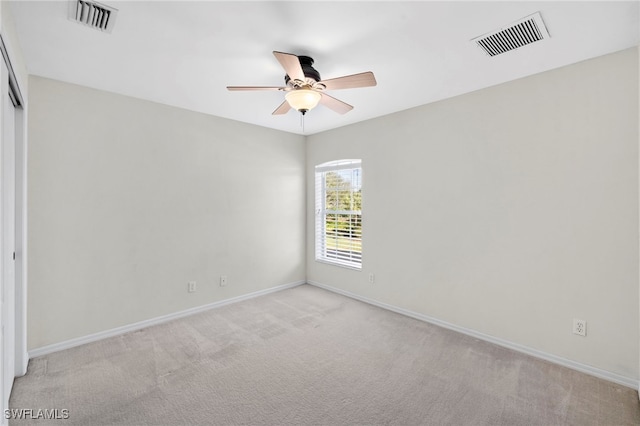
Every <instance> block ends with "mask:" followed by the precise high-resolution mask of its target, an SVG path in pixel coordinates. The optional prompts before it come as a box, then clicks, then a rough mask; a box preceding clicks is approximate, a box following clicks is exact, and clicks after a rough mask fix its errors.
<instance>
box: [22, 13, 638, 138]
mask: <svg viewBox="0 0 640 426" xmlns="http://www.w3.org/2000/svg"><path fill="white" fill-rule="evenodd" d="M102 3H104V4H107V5H110V6H114V7H115V8H117V9H118V10H119V12H118V16H117V21H116V24H115V27H114V29H113V32H112V33H111V34H107V33H102V32H99V31H96V30H93V29H90V28H88V27H85V26H83V25H80V24H78V23H75V22H72V21H70V20H68V19H67V15H68V12H67V11H68V1H67V0H64V1H44V2H39V1H19V2H11V3H10V7H11V12H12V15H13V18H14V21H15V26H16V30H17V34H18V39H19V43H20V47H21V49H22V52H23V55H24V57H25V61H26V64H27V68H28V71H29V73H30V74H35V75H39V76H44V77H49V78H53V79H57V80H62V81H66V82H71V83H76V84H80V85H83V86H89V87H93V88H97V89H102V90H107V91H110V92H115V93H120V94H124V95H128V96H133V97H136V98H142V99H147V100H151V101H155V102H160V103H163V104H168V105H173V106H177V107H181V108H186V109H189V110H193V111H199V112H203V113H207V114H212V115H216V116H220V117H225V118H230V119H234V120H239V121H243V122H247V123H253V124H257V125H260V126H264V127H269V128H273V129H280V130H284V131H288V132H293V133H300V134H302V133H303V131H302V128H301V127H300V116H299V113H297V112H295V111H293V110H292V111H290V112H289V113H288V114H286V115H283V116H272V115H271V112H272V111H273V110H274V109H275V108H276V107H277V106H278V105H279V104H280V103H281V102H282V101H283V98H284V93H282V92H228V91H227V90H226V88H225V87H226V86H227V85H264V86H279V85H282V84H283V78H284V74H285V73H284V71H283V70H282V68H281V67H280V65H279V64H278V62H277V61H276V59H275V58H274V56H273V55H272V53H271V52H272V51H273V50H278V51H282V52H288V53H294V54H297V55H303V54H304V55H308V56H311V57H313V58H314V59H315V64H314V67H315V68H316V69H317V70H318V71H319V72H320V74H321V75H322V78H323V79H329V78H334V77H339V76H342V75H348V74H355V73H359V72H363V71H373V73H374V74H375V76H376V79H377V81H378V85H377V86H376V87H370V88H359V89H349V90H340V91H332V92H329V94H331V95H332V96H335V97H337V98H339V99H341V100H343V101H345V102H347V103H349V104H351V105H353V106H354V107H355V108H354V109H353V110H352V111H351V112H349V113H347V114H345V115H339V114H337V113H335V112H333V111H331V110H328V109H326V108H325V107H323V106H318V107H317V108H316V109H314V110H312V111H310V112H309V113H308V114H307V116H306V118H305V131H304V133H305V134H312V133H317V132H320V131H324V130H328V129H332V128H336V127H340V126H344V125H347V124H350V123H355V122H358V121H362V120H367V119H370V118H374V117H378V116H382V115H386V114H390V113H393V112H396V111H401V110H404V109H407V108H411V107H414V106H418V105H422V104H427V103H430V102H434V101H438V100H441V99H445V98H449V97H452V96H456V95H460V94H463V93H467V92H471V91H474V90H478V89H482V88H485V87H489V86H492V85H496V84H500V83H503V82H506V81H510V80H514V79H518V78H521V77H525V76H527V75H531V74H536V73H539V72H543V71H547V70H550V69H553V68H558V67H561V66H564V65H568V64H572V63H575V62H579V61H582V60H585V59H589V58H593V57H596V56H601V55H604V54H607V53H611V52H616V51H619V50H622V49H626V48H629V47H632V46H635V45H637V44H638V42H639V40H640V32H639V19H638V17H639V7H638V5H639V3H638V2H637V1H629V2H609V1H602V2H594V1H589V2H522V1H512V2H477V1H475V2H430V1H429V2H418V1H411V2H378V1H374V2H369V1H355V2H327V1H319V2H312V1H295V2H280V1H278V2H273V1H261V2H244V1H234V2H218V1H197V2H186V1H135V2H134V1H126V2H122V1H112V0H103V1H102ZM538 11H539V12H540V13H541V14H542V17H543V19H544V21H545V23H546V26H547V29H548V31H549V33H550V35H551V38H550V39H549V40H545V41H541V42H537V43H534V44H531V45H528V46H525V47H523V48H520V49H518V50H515V51H512V52H509V53H506V54H503V55H499V56H496V57H493V58H491V57H489V56H487V55H485V54H484V53H483V52H482V51H481V50H480V49H479V48H478V47H476V46H475V45H474V44H473V43H471V42H470V40H471V39H472V38H474V37H476V36H479V35H482V34H485V33H487V32H491V31H493V30H497V29H499V28H500V27H503V26H506V25H508V24H510V23H512V22H514V21H516V20H518V19H520V18H523V17H525V16H527V15H530V14H532V13H534V12H538Z"/></svg>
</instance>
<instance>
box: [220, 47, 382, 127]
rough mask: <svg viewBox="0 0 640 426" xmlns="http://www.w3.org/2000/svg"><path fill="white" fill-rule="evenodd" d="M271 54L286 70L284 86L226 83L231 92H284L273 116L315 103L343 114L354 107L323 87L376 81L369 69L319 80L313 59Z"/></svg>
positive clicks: (305, 109) (310, 107)
mask: <svg viewBox="0 0 640 426" xmlns="http://www.w3.org/2000/svg"><path fill="white" fill-rule="evenodd" d="M273 54H274V55H275V57H276V59H277V60H278V62H280V65H282V68H284V70H285V71H286V73H287V74H286V75H285V76H284V83H285V86H282V87H278V86H227V89H228V90H231V91H240V90H245V91H246V90H279V91H284V92H287V93H286V95H285V96H284V98H285V100H284V102H282V104H280V106H279V107H278V108H276V109H275V111H273V113H272V114H273V115H280V114H286V113H287V112H289V110H290V109H291V108H293V109H295V110H297V111H299V112H301V113H302V115H304V114H306V113H307V112H308V111H309V110H311V109H313V108H315V107H316V106H317V105H318V103H320V104H322V105H324V106H326V107H327V108H330V109H332V110H333V111H335V112H337V113H339V114H345V113H347V112H349V111H351V110H352V109H353V107H352V106H351V105H349V104H347V103H345V102H342V101H341V100H339V99H336V98H334V97H332V96H329V95H327V94H326V93H325V92H324V91H325V90H338V89H353V88H356V87H370V86H375V85H376V84H377V83H376V78H375V77H374V76H373V73H372V72H371V71H367V72H363V73H359V74H353V75H346V76H344V77H337V78H331V79H329V80H322V79H321V78H320V73H319V72H318V71H317V70H316V69H315V68H313V58H311V57H309V56H297V55H294V54H292V53H283V52H276V51H274V52H273Z"/></svg>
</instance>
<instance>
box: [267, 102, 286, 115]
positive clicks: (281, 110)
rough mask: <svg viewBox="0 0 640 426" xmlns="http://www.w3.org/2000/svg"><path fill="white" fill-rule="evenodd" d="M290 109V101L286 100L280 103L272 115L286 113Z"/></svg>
mask: <svg viewBox="0 0 640 426" xmlns="http://www.w3.org/2000/svg"><path fill="white" fill-rule="evenodd" d="M290 109H291V106H290V105H289V102H287V101H284V102H283V103H281V104H280V106H279V107H278V108H276V109H275V111H273V112H272V113H271V115H281V114H286V113H288V112H289V110H290Z"/></svg>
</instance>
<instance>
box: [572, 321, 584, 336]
mask: <svg viewBox="0 0 640 426" xmlns="http://www.w3.org/2000/svg"><path fill="white" fill-rule="evenodd" d="M573 334H577V335H578V336H586V335H587V322H586V321H584V320H580V319H575V318H574V319H573Z"/></svg>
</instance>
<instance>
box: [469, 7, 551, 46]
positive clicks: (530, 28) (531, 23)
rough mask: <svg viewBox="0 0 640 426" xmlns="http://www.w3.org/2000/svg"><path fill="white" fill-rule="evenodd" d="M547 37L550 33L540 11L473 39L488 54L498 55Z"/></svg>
mask: <svg viewBox="0 0 640 426" xmlns="http://www.w3.org/2000/svg"><path fill="white" fill-rule="evenodd" d="M547 38H549V33H548V32H547V28H546V26H545V25H544V22H543V21H542V16H540V13H535V14H533V15H531V16H527V17H526V18H523V19H521V20H519V21H516V22H514V23H513V24H511V25H509V26H508V27H505V28H500V29H499V30H497V31H494V32H492V33H489V34H485V35H483V36H480V37H476V38H474V39H473V40H472V41H473V42H475V43H476V44H477V45H478V46H479V47H480V48H481V49H482V50H484V51H485V53H486V54H487V55H489V56H496V55H499V54H501V53H505V52H509V51H511V50H515V49H517V48H519V47H522V46H526V45H527V44H531V43H534V42H536V41H540V40H544V39H547Z"/></svg>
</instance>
